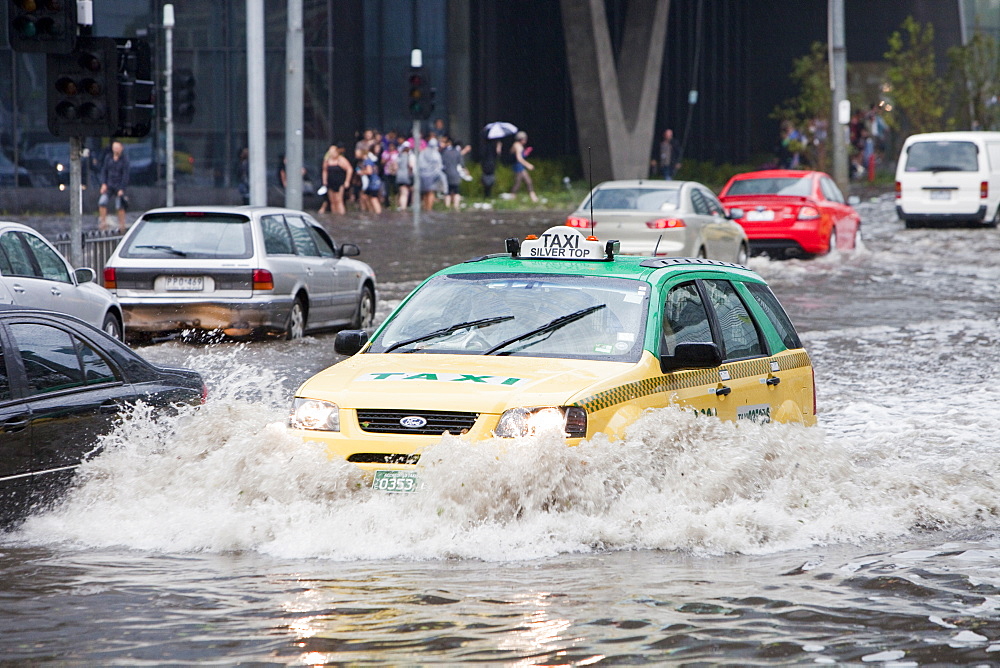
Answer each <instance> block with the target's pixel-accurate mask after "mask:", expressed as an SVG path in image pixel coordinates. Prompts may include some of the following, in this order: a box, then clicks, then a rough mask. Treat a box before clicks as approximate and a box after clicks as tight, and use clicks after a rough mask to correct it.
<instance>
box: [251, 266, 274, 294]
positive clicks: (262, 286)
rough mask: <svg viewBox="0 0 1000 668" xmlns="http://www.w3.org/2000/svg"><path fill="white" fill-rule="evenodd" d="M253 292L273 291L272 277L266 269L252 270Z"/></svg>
mask: <svg viewBox="0 0 1000 668" xmlns="http://www.w3.org/2000/svg"><path fill="white" fill-rule="evenodd" d="M253 289H254V290H274V276H273V275H272V274H271V272H269V271H268V270H267V269H254V270H253Z"/></svg>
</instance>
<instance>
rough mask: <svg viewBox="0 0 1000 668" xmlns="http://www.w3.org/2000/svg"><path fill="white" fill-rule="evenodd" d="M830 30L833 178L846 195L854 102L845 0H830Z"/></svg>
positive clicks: (848, 179)
mask: <svg viewBox="0 0 1000 668" xmlns="http://www.w3.org/2000/svg"><path fill="white" fill-rule="evenodd" d="M827 11H828V16H827V31H828V34H829V40H828V41H829V48H830V57H829V60H830V91H831V92H832V93H833V94H832V95H831V96H830V97H831V99H832V106H831V110H830V147H831V149H832V150H833V180H834V181H836V182H837V185H838V186H840V189H841V191H843V192H844V194H845V195H846V194H847V192H848V189H849V187H850V185H851V180H850V177H849V175H848V172H847V135H846V133H847V125H848V124H849V123H850V122H851V103H850V101H849V100H848V99H847V48H846V47H845V46H844V0H828V4H827Z"/></svg>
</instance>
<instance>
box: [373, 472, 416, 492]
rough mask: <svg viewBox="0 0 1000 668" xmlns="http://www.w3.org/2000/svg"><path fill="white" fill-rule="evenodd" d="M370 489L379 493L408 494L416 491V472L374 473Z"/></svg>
mask: <svg viewBox="0 0 1000 668" xmlns="http://www.w3.org/2000/svg"><path fill="white" fill-rule="evenodd" d="M372 489H375V490H378V491H380V492H392V493H409V492H415V491H417V472H416V471H375V477H374V478H373V479H372Z"/></svg>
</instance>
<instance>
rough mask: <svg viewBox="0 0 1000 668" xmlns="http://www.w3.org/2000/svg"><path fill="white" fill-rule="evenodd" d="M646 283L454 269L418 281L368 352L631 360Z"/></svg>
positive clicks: (638, 349)
mask: <svg viewBox="0 0 1000 668" xmlns="http://www.w3.org/2000/svg"><path fill="white" fill-rule="evenodd" d="M648 288H649V286H648V285H647V284H646V283H644V282H641V281H633V280H627V279H622V278H604V277H601V278H596V277H592V276H561V275H549V274H453V275H447V276H436V277H434V278H432V279H431V280H429V281H428V282H427V283H425V284H424V285H423V286H422V287H421V288H420V289H419V291H418V292H417V293H416V294H414V295H413V296H412V297H411V298H410V299H409V300H408V301H407V302H406V303H405V304H404V305H403V306H401V307H400V309H399V310H398V311H397V312H396V313H395V314H394V316H393V318H392V320H390V321H389V322H388V323H386V326H385V328H384V329H383V330H382V331H381V332H380V333H379V335H378V336H377V337H376V338H375V340H374V341H373V342H372V345H371V347H370V348H369V350H368V352H371V353H386V352H391V353H445V354H458V355H497V356H524V357H564V358H573V359H594V360H608V361H615V362H632V363H634V362H637V361H639V358H640V356H641V355H642V344H643V332H644V330H645V322H646V309H647V302H648V296H649V289H648Z"/></svg>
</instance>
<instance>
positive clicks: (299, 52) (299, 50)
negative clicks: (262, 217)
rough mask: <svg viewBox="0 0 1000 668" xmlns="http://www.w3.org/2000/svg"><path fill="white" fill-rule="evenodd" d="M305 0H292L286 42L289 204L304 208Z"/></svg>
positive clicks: (286, 125)
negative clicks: (303, 1)
mask: <svg viewBox="0 0 1000 668" xmlns="http://www.w3.org/2000/svg"><path fill="white" fill-rule="evenodd" d="M303 51H304V49H303V43H302V0H288V36H287V38H286V45H285V206H286V207H287V208H289V209H302V97H303V90H304V84H303V78H304V74H303V67H304V63H303V60H304V59H303Z"/></svg>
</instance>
